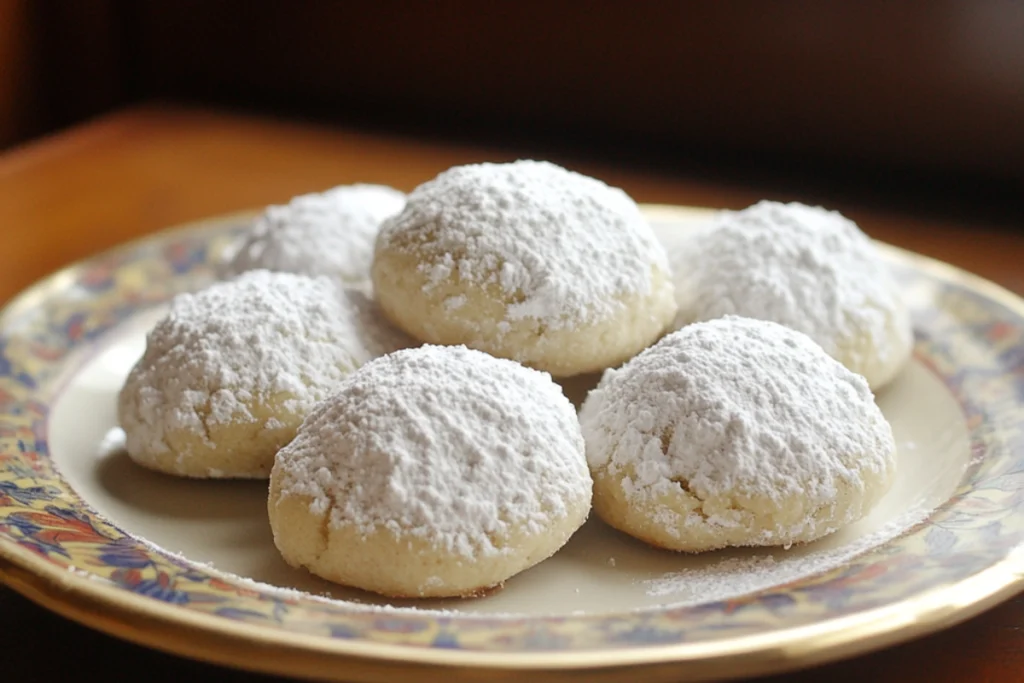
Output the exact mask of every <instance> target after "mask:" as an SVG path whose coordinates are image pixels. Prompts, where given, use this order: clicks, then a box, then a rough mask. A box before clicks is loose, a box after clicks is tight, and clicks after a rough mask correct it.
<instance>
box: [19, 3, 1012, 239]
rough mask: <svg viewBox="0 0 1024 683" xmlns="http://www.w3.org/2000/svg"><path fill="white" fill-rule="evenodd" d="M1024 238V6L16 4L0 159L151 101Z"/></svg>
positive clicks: (988, 4) (861, 4)
mask: <svg viewBox="0 0 1024 683" xmlns="http://www.w3.org/2000/svg"><path fill="white" fill-rule="evenodd" d="M152 99H164V100H175V101H185V102H190V103H195V102H199V103H206V104H211V105H214V106H218V107H226V108H232V109H243V110H246V111H255V112H260V113H264V114H270V115H275V116H282V117H288V118H293V119H294V118H299V119H312V120H316V121H320V122H331V123H338V124H342V125H346V126H349V127H359V128H372V129H377V130H380V129H384V130H390V131H399V132H406V133H411V134H415V135H419V136H431V137H441V138H447V139H460V140H466V139H469V140H485V141H487V142H488V143H489V144H491V145H495V144H498V145H505V146H507V147H509V148H512V149H516V150H537V151H538V153H541V152H544V151H550V150H572V151H574V153H577V154H580V153H582V154H585V155H588V156H592V157H594V158H600V159H602V160H611V161H614V162H616V163H621V164H628V165H631V166H643V167H648V168H653V169H655V170H664V171H665V172H666V173H673V174H685V175H689V176H700V177H706V178H708V179H723V178H726V179H729V180H732V181H739V182H747V183H752V184H757V185H759V186H762V187H764V188H765V189H766V191H771V190H772V189H773V188H778V189H779V191H782V190H783V189H785V188H787V187H794V186H801V187H807V186H815V187H817V186H821V187H824V188H827V190H828V191H829V192H832V193H835V194H837V195H838V194H844V196H845V195H854V196H855V197H856V198H857V199H859V200H860V201H862V202H867V203H874V204H881V205H886V206H894V207H896V208H901V209H910V210H917V209H920V210H922V211H928V212H933V213H953V214H956V213H959V214H971V215H972V216H974V217H975V218H977V217H978V215H983V216H985V217H986V218H988V219H989V220H991V221H992V222H995V223H999V224H1004V225H1007V226H1014V227H1019V226H1021V225H1022V224H1024V2H1021V1H1020V0H930V1H924V0H919V1H914V0H904V1H902V2H884V1H882V0H862V1H859V2H821V1H818V0H795V1H790V2H761V1H749V2H740V1H722V0H717V1H714V2H711V1H705V2H670V1H663V2H653V1H647V2H628V1H626V0H592V1H590V2H582V1H580V2H566V1H561V2H545V1H543V0H519V1H518V2H469V1H454V0H448V1H444V0H442V1H438V2H426V1H423V2H399V1H397V0H380V1H375V2H374V1H370V0H366V1H364V2H344V1H341V0H334V1H330V0H297V1H294V2H287V1H284V0H281V1H278V2H258V1H252V0H249V1H246V0H206V1H203V0H120V1H118V0H0V148H2V147H7V146H10V145H13V144H17V143H19V142H23V141H25V140H29V139H31V138H32V137H34V136H38V135H41V134H45V133H48V132H52V131H54V130H57V129H60V128H62V127H65V126H68V125H71V124H73V123H75V122H78V121H81V120H83V119H87V118H89V117H92V116H95V115H97V114H101V113H103V112H105V111H109V110H111V109H114V108H117V107H118V106H122V105H125V104H128V103H132V102H136V101H140V100H152Z"/></svg>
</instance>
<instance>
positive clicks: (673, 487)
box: [580, 316, 895, 547]
mask: <svg viewBox="0 0 1024 683" xmlns="http://www.w3.org/2000/svg"><path fill="white" fill-rule="evenodd" d="M580 421H581V425H582V429H583V434H584V436H585V438H586V442H587V459H588V462H589V464H590V467H591V469H592V470H593V471H594V472H595V476H597V473H598V472H600V473H601V474H603V475H607V476H608V477H611V478H613V479H614V478H618V479H620V480H621V481H620V482H619V484H620V485H621V490H622V492H623V493H624V497H625V499H626V500H627V501H631V503H632V504H652V505H653V506H654V509H655V510H659V507H658V506H659V503H658V501H660V500H665V499H667V498H668V497H672V496H680V495H685V496H687V497H689V498H691V499H692V500H693V501H694V505H695V507H694V509H693V510H692V512H691V514H689V515H688V516H685V517H682V516H679V515H676V514H675V513H674V512H672V511H671V510H668V509H667V508H666V509H664V510H660V511H658V512H655V513H653V514H655V515H659V514H663V517H662V518H661V519H655V520H654V521H655V522H657V523H659V524H662V525H663V526H665V527H668V528H669V530H670V531H672V530H674V533H675V534H676V535H677V536H678V537H680V538H684V537H685V536H686V535H687V534H688V533H691V530H692V529H696V528H698V527H699V528H700V529H701V531H702V533H704V532H708V530H711V531H714V529H715V528H716V527H717V528H720V529H722V530H731V531H729V533H732V532H734V531H735V530H736V527H737V526H738V525H742V524H744V523H745V521H744V520H748V519H750V516H751V515H752V516H753V517H762V518H771V517H772V516H773V515H774V514H776V512H779V511H782V508H784V507H786V508H789V509H790V511H791V510H792V508H793V506H794V505H796V506H798V508H799V510H802V511H804V512H806V514H800V515H799V518H800V519H799V521H798V522H795V524H796V526H794V527H792V528H772V527H771V525H769V528H768V530H767V531H766V532H765V533H766V534H768V535H767V536H765V537H762V538H749V539H747V542H746V543H744V544H754V545H757V544H771V543H773V542H777V543H786V542H792V541H793V540H794V539H795V540H810V539H809V538H804V537H803V535H804V534H805V533H810V531H809V530H808V529H805V528H803V527H801V526H800V525H801V524H807V525H808V526H809V525H811V524H812V522H813V523H817V522H818V521H820V520H814V519H812V518H813V517H814V515H815V514H816V513H817V512H818V511H820V510H823V509H832V512H830V513H829V517H828V518H827V519H825V520H824V525H823V527H822V529H820V531H823V532H825V533H827V532H829V531H831V530H835V529H836V528H839V527H840V526H843V525H845V524H847V523H849V522H852V521H854V520H855V519H857V518H859V517H860V516H861V515H862V514H863V513H864V512H866V508H867V507H870V504H871V503H873V502H874V500H876V499H877V497H878V496H879V495H880V491H879V490H877V489H878V487H879V486H881V489H882V490H884V488H887V486H888V481H889V480H890V479H891V473H892V472H893V470H894V466H895V463H894V459H893V456H894V453H895V442H894V439H893V435H892V430H891V428H890V426H889V424H888V422H886V420H885V418H884V417H883V416H882V413H881V411H880V410H879V408H878V407H877V405H876V404H875V402H874V397H873V395H872V393H871V390H870V389H869V388H868V385H867V382H866V381H865V380H864V378H863V377H861V376H859V375H856V374H855V373H852V372H850V371H849V370H847V369H846V368H845V367H843V366H842V365H841V364H840V363H838V362H837V361H835V360H833V359H832V358H830V357H829V356H828V355H826V354H825V353H824V351H823V350H822V349H821V347H820V346H818V345H817V344H815V343H814V342H813V341H812V340H811V339H809V338H808V337H807V336H805V335H803V334H801V333H798V332H795V331H793V330H790V329H788V328H785V327H783V326H781V325H778V324H775V323H772V322H767V321H760V320H752V319H747V318H740V317H736V316H726V317H724V318H719V319H716V320H713V321H710V322H704V323H697V324H694V325H690V326H687V327H684V328H683V329H681V330H678V331H676V332H673V333H671V334H669V335H667V336H666V337H664V338H663V339H662V340H661V341H660V342H658V343H657V344H655V345H654V346H653V347H651V348H649V349H647V350H646V351H644V352H642V353H641V354H639V355H638V356H636V357H635V358H634V359H632V360H631V361H629V362H628V363H626V364H625V365H624V366H623V367H622V368H621V369H618V370H609V371H607V372H606V373H605V375H604V377H603V378H602V380H601V383H600V385H599V386H598V388H597V389H595V390H594V391H593V392H591V394H590V395H589V396H588V397H587V399H586V401H585V402H584V405H583V407H582V409H581V411H580ZM840 490H842V491H843V494H842V496H840V494H839V492H840ZM595 495H596V494H595ZM840 498H843V499H844V500H839V499H840ZM864 501H867V505H864V504H862V503H863V502H864ZM595 503H596V500H595ZM837 506H838V507H837ZM833 508H834V509H833ZM814 533H816V534H817V533H818V531H814ZM818 535H820V534H818ZM728 544H732V545H735V544H737V543H734V542H732V543H728ZM723 545H726V544H723ZM719 547H720V546H719Z"/></svg>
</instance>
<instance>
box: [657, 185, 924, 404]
mask: <svg viewBox="0 0 1024 683" xmlns="http://www.w3.org/2000/svg"><path fill="white" fill-rule="evenodd" d="M670 261H671V263H672V270H673V273H674V276H675V281H676V300H677V302H678V304H679V314H678V316H677V318H676V328H679V327H682V326H683V325H687V324H689V323H692V322H697V321H701V320H711V319H713V318H718V317H720V316H723V315H730V314H732V315H740V316H745V317H750V318H759V319H761V320H770V321H772V322H777V323H779V324H781V325H785V326H786V327H789V328H792V329H794V330H797V331H800V332H803V333H804V334H806V335H808V336H810V337H811V339H813V340H814V341H816V342H817V343H818V344H820V345H821V346H822V348H824V349H825V351H826V352H827V353H828V354H829V355H830V356H832V357H833V358H835V359H836V360H838V361H839V362H840V363H842V364H843V365H845V366H846V367H847V368H849V369H850V370H852V371H853V372H856V373H858V374H861V375H864V376H865V377H866V378H867V380H868V384H869V385H870V386H871V388H872V389H877V388H879V387H882V386H883V385H885V384H887V383H888V382H889V381H891V380H892V379H893V378H894V377H895V376H896V374H897V373H898V372H899V371H900V370H901V369H902V368H903V366H904V365H905V364H906V362H907V360H908V359H909V357H910V353H911V351H912V347H913V341H914V338H913V331H912V329H911V323H910V315H909V313H908V311H907V309H906V307H905V305H904V303H903V301H902V300H901V298H900V294H899V290H898V288H897V285H896V283H895V281H894V280H893V278H892V275H891V274H890V272H889V269H888V267H887V265H886V264H885V262H884V261H883V260H882V258H881V256H880V255H879V253H878V252H877V250H876V248H875V246H874V245H873V244H872V242H871V241H870V240H869V239H868V237H867V236H866V235H865V234H864V233H863V232H861V231H860V229H859V228H858V227H857V226H856V225H855V224H854V223H853V222H852V221H850V220H848V219H846V218H844V217H843V216H842V215H840V214H838V213H836V212H834V211H827V210H825V209H822V208H820V207H812V206H806V205H803V204H798V203H790V204H781V203H778V202H771V201H762V202H759V203H757V204H754V205H753V206H751V207H749V208H747V209H744V210H742V211H724V212H722V213H721V214H719V215H718V217H717V219H716V220H715V221H713V223H712V224H711V225H710V226H709V227H708V228H707V229H703V230H698V231H696V232H695V233H694V234H693V235H692V236H690V237H689V238H688V239H687V240H685V241H681V242H680V243H679V244H678V245H677V246H676V247H675V248H673V249H672V250H671V251H670Z"/></svg>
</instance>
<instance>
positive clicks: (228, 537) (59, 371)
mask: <svg viewBox="0 0 1024 683" xmlns="http://www.w3.org/2000/svg"><path fill="white" fill-rule="evenodd" d="M645 210H646V211H647V212H648V213H649V215H650V217H651V220H652V221H653V222H654V224H655V225H656V227H657V229H658V231H659V234H661V235H662V237H663V238H664V239H665V240H666V241H672V240H674V239H679V238H680V237H681V236H685V234H686V230H687V229H691V228H692V227H693V226H694V225H695V224H696V223H699V222H701V221H703V220H706V218H707V215H708V214H707V212H702V211H699V210H693V209H682V208H672V207H646V209H645ZM246 220H247V217H239V216H236V217H228V218H224V219H218V220H214V221H210V222H206V223H203V224H198V225H193V226H188V227H186V228H183V229H178V230H175V231H169V232H165V233H161V234H158V235H156V236H153V237H150V238H148V239H146V240H143V241H140V242H136V243H133V244H129V245H127V246H125V247H122V248H120V249H117V250H115V251H113V252H110V253H107V254H104V255H101V256H98V257H96V258H93V259H91V260H89V261H87V262H84V263H82V264H80V265H76V266H73V267H71V268H69V269H67V270H64V271H61V272H60V273H58V274H56V275H54V276H52V277H50V278H48V279H46V280H44V281H43V282H41V283H39V284H38V285H36V286H35V287H33V288H31V289H30V290H28V291H27V292H25V293H24V294H23V295H21V296H20V297H19V298H18V299H16V300H15V301H14V302H13V303H12V304H10V305H9V306H8V308H7V309H6V311H5V312H4V313H3V315H2V317H0V577H2V578H3V579H4V581H5V582H7V583H9V584H10V585H11V586H13V587H14V588H15V589H16V590H18V591H21V592H23V593H24V594H26V595H28V596H29V597H31V598H32V599H35V600H37V601H39V602H40V603H42V604H43V605H46V606H48V607H50V608H51V609H53V610H56V611H57V612H60V613H61V614H64V615H67V616H69V617H71V618H73V619H77V620H79V621H82V622H84V623H86V624H89V625H92V626H94V627H96V628H99V629H102V630H104V631H108V632H111V633H114V634H117V635H119V636H122V637H125V638H128V639H131V640H134V641H137V642H141V643H144V644H147V645H150V646H153V647H157V648H161V649H165V650H169V651H173V652H177V653H181V654H184V655H188V656H193V657H198V658H203V659H208V660H211V661H216V662H221V663H226V664H231V665H235V666H241V667H247V668H252V669H259V670H263V671H273V672H279V673H285V674H292V675H301V676H315V677H320V678H334V679H344V680H389V679H391V678H393V677H394V676H395V675H397V674H399V673H400V672H405V673H409V672H415V673H416V675H417V676H418V680H424V679H427V678H431V677H433V676H436V677H438V678H440V677H444V678H446V679H460V678H469V677H473V676H478V675H481V674H487V675H489V676H490V677H491V679H492V680H496V679H500V678H503V677H505V676H507V677H510V678H511V677H512V676H518V675H522V672H523V670H529V671H531V676H533V678H534V679H535V680H547V679H558V678H561V677H569V676H571V674H573V673H574V672H575V673H576V674H579V673H580V672H581V670H588V671H587V679H588V680H620V679H621V680H640V679H641V678H642V679H643V680H648V681H653V680H668V679H672V680H676V681H678V680H690V679H694V680H695V679H704V678H712V677H726V676H737V675H745V674H754V673H766V672H769V671H778V670H783V669H788V668H794V667H799V666H805V665H809V664H812V663H816V662H821V661H826V660H829V659H834V658H838V657H841V656H846V655H850V654H853V653H857V652H862V651H865V650H868V649H871V648H876V647H879V646H882V645H886V644H890V643H894V642H897V641H900V640H904V639H907V638H910V637H912V636H915V635H919V634H922V633H925V632H928V631H932V630H935V629H938V628H940V627H943V626H946V625H949V624H951V623H953V622H955V621H958V620H961V619H964V618H966V617H968V616H970V615H972V614H974V613H977V612H978V611H980V610H982V609H984V608H985V607H987V606H989V605H991V604H993V603H995V602H996V601H998V600H1000V599H1002V598H1005V597H1008V596H1009V595H1010V594H1011V593H1012V592H1014V591H1015V590H1016V589H1017V588H1018V586H1019V585H1020V583H1021V576H1022V571H1024V551H1022V550H1021V549H1022V547H1024V498H1022V490H1024V441H1022V434H1021V425H1022V424H1024V421H1022V418H1024V410H1022V408H1024V302H1022V301H1021V300H1019V299H1017V298H1016V297H1014V296H1013V295H1011V294H1009V293H1008V292H1006V291H1004V290H1001V289H999V288H998V287H996V286H995V285H992V284H991V283H988V282H985V281H983V280H980V279H979V278H976V277H974V276H971V275H968V274H966V273H963V272H961V271H958V270H956V269H954V268H952V267H950V266H946V265H943V264H939V263H936V262H934V261H930V260H928V259H925V258H922V257H920V256H915V255H912V254H909V253H906V252H903V251H899V250H897V249H893V248H889V247H886V248H885V249H884V254H885V257H886V258H887V259H888V260H889V261H890V262H891V264H892V266H893V268H894V270H895V272H896V274H897V276H898V278H899V282H900V284H901V286H902V288H903V290H904V292H905V295H906V298H907V300H908V301H909V302H910V304H911V307H912V310H913V317H914V327H915V332H916V340H917V341H916V349H915V354H914V359H913V362H912V363H911V364H910V365H909V366H908V367H907V368H906V370H905V371H904V372H903V373H902V375H900V376H899V377H898V378H897V380H896V381H895V382H894V383H893V384H892V385H891V386H889V387H888V388H887V389H885V390H884V391H882V392H880V393H879V394H878V401H879V404H880V405H881V407H882V410H883V411H884V413H885V414H886V416H887V417H888V418H889V420H890V421H891V423H892V425H893V429H894V432H895V434H896V437H897V441H898V447H899V455H898V459H899V475H898V479H897V481H896V483H895V485H894V486H893V488H892V490H891V491H890V493H889V494H888V495H887V497H886V498H885V499H884V500H883V501H882V502H881V503H880V504H879V505H878V507H877V508H876V509H875V510H874V511H873V512H872V513H871V515H870V516H869V517H868V518H866V519H864V520H863V521H861V522H859V523H857V524H855V525H853V526H852V527H849V528H846V529H844V530H842V531H840V532H839V533H836V534H834V535H833V536H831V537H829V538H827V539H825V540H823V541H821V542H818V543H814V544H810V545H805V546H802V547H794V548H790V549H781V548H778V549H769V550H744V551H730V552H718V553H710V554H706V555H699V556H684V555H677V554H673V553H668V552H663V551H658V550H655V549H653V548H649V547H647V546H644V545H643V544H641V543H638V542H635V541H633V540H631V539H629V538H627V537H625V536H623V535H621V534H619V533H616V532H614V531H612V530H610V529H609V528H607V527H605V526H603V525H602V524H601V523H600V522H598V521H597V520H591V521H590V522H588V523H587V524H586V526H585V527H584V528H583V529H582V530H581V531H580V532H579V533H578V534H577V535H576V536H575V537H574V538H573V539H572V540H571V541H570V543H569V544H568V545H567V546H566V547H565V548H564V549H563V550H562V551H561V552H559V553H558V554H557V555H556V556H555V557H553V558H552V559H550V560H548V561H546V562H544V563H542V564H540V565H538V566H537V567H535V568H533V569H531V570H529V571H527V572H525V573H523V574H522V575H520V576H517V577H515V578H514V579H512V580H511V581H509V582H508V584H507V585H506V587H505V589H504V590H502V591H500V592H498V593H496V594H494V595H491V596H488V597H485V598H480V599H475V600H462V601H430V602H425V603H413V602H405V603H391V604H385V603H384V602H382V601H379V600H377V599H375V598H373V597H372V596H370V595H367V594H364V593H359V592H357V591H351V590H345V589H341V588H338V587H334V586H331V585H329V584H327V583H325V582H322V581H319V580H317V579H315V578H314V577H312V576H310V575H308V574H306V573H304V572H302V571H299V570H295V569H291V568H289V567H288V566H286V565H285V564H284V562H283V561H282V560H281V559H280V557H279V556H278V554H277V551H276V550H275V548H274V546H273V543H272V541H271V535H270V530H269V525H268V522H267V517H266V484H265V483H263V482H252V481H240V482H217V481H183V480H179V479H175V478H172V477H168V476H162V475H159V474H155V473H152V472H149V471H145V470H143V469H140V468H138V467H136V466H134V465H133V463H132V462H131V461H130V460H129V459H128V457H127V456H126V455H125V454H124V453H123V451H122V450H121V449H120V438H121V436H123V435H122V434H121V433H120V432H119V430H118V429H117V426H116V417H115V397H116V394H117V391H118V389H119V387H120V385H121V383H122V381H123V379H124V377H125V375H126V373H127V372H128V370H129V368H130V367H131V366H132V364H133V363H134V362H135V360H136V359H137V358H138V357H139V355H140V354H141V353H142V350H143V347H144V343H145V333H146V331H147V329H148V328H149V327H150V326H151V325H152V324H153V323H154V321H155V320H156V318H157V317H158V316H159V315H160V313H161V311H162V310H163V307H164V305H165V303H166V301H167V300H168V298H169V297H171V296H172V295H173V294H175V293H176V292H181V291H186V290H196V289H199V288H201V287H203V286H204V285H207V284H209V283H210V282H211V281H212V280H213V277H214V275H213V272H214V268H213V266H214V263H215V260H216V258H217V255H218V254H220V253H221V250H222V249H223V247H224V246H225V245H226V244H228V243H229V240H230V239H231V237H232V236H233V235H234V234H236V233H237V231H238V230H239V229H240V228H241V227H242V226H243V225H244V224H245V222H246ZM587 381H588V380H579V381H576V382H574V383H573V384H572V385H570V386H567V387H566V388H567V392H568V393H570V394H571V395H574V396H580V395H582V393H583V392H585V390H586V388H587V386H586V382H587ZM590 381H592V379H591V380H590Z"/></svg>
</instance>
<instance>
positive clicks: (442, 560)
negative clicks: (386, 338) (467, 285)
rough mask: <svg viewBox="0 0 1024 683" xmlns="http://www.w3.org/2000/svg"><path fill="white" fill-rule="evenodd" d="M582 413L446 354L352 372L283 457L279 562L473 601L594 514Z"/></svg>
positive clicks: (382, 586) (423, 350) (364, 584)
mask: <svg viewBox="0 0 1024 683" xmlns="http://www.w3.org/2000/svg"><path fill="white" fill-rule="evenodd" d="M590 499H591V479H590V473H589V471H588V469H587V462H586V457H585V455H584V446H583V437H582V436H581V434H580V429H579V423H578V421H577V419H576V412H575V410H574V409H573V407H572V405H571V404H570V403H569V401H568V400H567V399H566V398H565V396H563V395H562V392H561V390H560V389H559V388H558V386H557V385H556V384H554V383H553V382H552V381H551V378H550V376H549V375H547V374H545V373H541V372H537V371H535V370H531V369H529V368H526V367H524V366H522V365H519V364H517V363H514V362H512V361H508V360H503V359H498V358H494V357H493V356H489V355H487V354H485V353H481V352H479V351H474V350H471V349H467V348H465V347H459V346H452V347H440V346H423V347H420V348H418V349H409V350H405V351H398V352H396V353H393V354H390V355H388V356H385V357H383V358H378V359H377V360H374V361H372V362H370V363H367V364H366V365H364V366H363V367H362V368H361V369H360V370H358V371H357V372H355V373H353V374H351V375H349V376H348V377H347V378H346V379H345V381H344V382H342V383H341V385H340V387H339V388H338V390H337V392H336V393H334V394H333V395H332V396H331V397H330V398H328V399H326V400H324V401H323V402H321V403H320V404H319V405H318V406H317V407H316V409H315V410H314V411H313V412H312V413H311V414H310V416H309V419H307V420H306V422H305V423H304V424H303V425H302V427H301V428H300V429H299V431H298V434H297V435H296V437H295V440H294V441H292V442H291V443H290V444H288V446H286V447H285V448H283V449H282V450H281V451H280V452H279V453H278V455H277V459H276V462H275V463H274V469H273V472H272V473H271V477H270V496H269V499H268V510H269V514H270V523H271V527H272V529H273V532H274V542H275V544H276V545H277V548H278V549H279V550H280V552H281V555H282V556H283V557H284V559H285V560H286V561H287V562H288V563H289V564H291V565H292V566H295V567H305V568H307V569H308V570H309V571H311V572H312V573H314V574H317V575H318V576H321V577H323V578H326V579H328V580H330V581H334V582H336V583H340V584H344V585H348V586H353V587H356V588H361V589H364V590H368V591H373V592H376V593H380V594H383V595H387V596H391V597H446V596H470V595H477V594H480V593H482V592H485V591H486V590H488V589H490V588H493V587H495V586H500V585H501V584H502V583H503V582H504V581H505V580H506V579H508V578H509V577H511V576H513V575H514V574H517V573H518V572H521V571H523V570H525V569H527V568H529V567H531V566H533V565H535V564H537V563H538V562H540V561H541V560H544V559H545V558H547V557H549V556H551V555H552V554H553V553H555V552H556V551H557V550H558V549H559V548H561V547H562V546H563V545H564V544H565V542H566V541H568V539H569V537H570V536H571V535H572V534H573V533H574V532H575V531H576V530H577V529H578V528H579V527H580V526H581V525H582V524H583V522H584V521H585V520H586V518H587V515H588V514H589V511H590Z"/></svg>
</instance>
